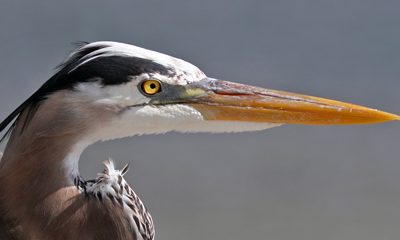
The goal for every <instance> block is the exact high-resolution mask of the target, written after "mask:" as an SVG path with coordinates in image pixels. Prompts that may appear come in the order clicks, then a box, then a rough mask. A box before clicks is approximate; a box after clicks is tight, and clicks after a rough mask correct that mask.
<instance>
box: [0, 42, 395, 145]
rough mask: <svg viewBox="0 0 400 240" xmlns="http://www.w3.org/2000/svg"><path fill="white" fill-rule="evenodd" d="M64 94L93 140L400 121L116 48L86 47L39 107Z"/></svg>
mask: <svg viewBox="0 0 400 240" xmlns="http://www.w3.org/2000/svg"><path fill="white" fill-rule="evenodd" d="M61 93H62V94H61ZM60 94H61V95H62V99H63V100H62V101H63V106H67V110H68V111H67V112H68V113H69V114H70V115H73V116H76V117H75V118H82V119H85V121H81V122H87V123H90V124H87V125H88V128H90V131H89V133H90V134H89V136H90V137H91V138H92V140H93V141H98V140H105V139H113V138H121V137H125V136H132V135H139V134H156V133H165V132H168V131H179V132H238V131H254V130H262V129H266V128H270V127H273V126H278V125H281V124H361V123H378V122H385V121H391V120H399V116H397V115H394V114H390V113H386V112H382V111H378V110H374V109H370V108H366V107H362V106H358V105H353V104H348V103H343V102H339V101H334V100H328V99H323V98H318V97H312V96H306V95H300V94H295V93H289V92H283V91H276V90H270V89H265V88H260V87H253V86H248V85H244V84H238V83H233V82H228V81H223V80H217V79H213V78H209V77H207V76H206V75H205V74H204V73H203V72H202V71H201V70H199V69H198V68H197V67H196V66H194V65H192V64H190V63H188V62H186V61H183V60H180V59H177V58H174V57H171V56H168V55H165V54H161V53H158V52H154V51H150V50H147V49H143V48H139V47H136V46H132V45H128V44H122V43H116V42H94V43H89V44H85V45H83V46H81V47H80V48H78V49H77V50H76V51H74V52H73V53H72V54H71V55H70V56H69V58H68V59H67V60H66V62H65V63H64V64H63V65H62V66H61V68H60V70H59V71H58V72H57V73H56V74H55V75H54V76H53V77H52V78H51V79H50V80H48V81H47V82H46V83H45V84H44V85H43V86H42V87H41V88H40V89H39V90H38V91H37V92H36V93H35V94H34V95H33V96H32V97H31V100H32V99H33V100H36V101H39V100H40V101H43V100H45V101H49V100H51V99H52V98H55V96H58V97H60ZM28 100H29V99H28ZM64 110H65V108H64ZM3 125H4V123H3Z"/></svg>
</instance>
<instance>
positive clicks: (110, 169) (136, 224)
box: [86, 159, 154, 240]
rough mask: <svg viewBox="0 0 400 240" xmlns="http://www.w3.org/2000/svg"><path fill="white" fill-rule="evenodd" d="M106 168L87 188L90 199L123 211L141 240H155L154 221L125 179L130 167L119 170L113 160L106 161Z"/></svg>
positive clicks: (134, 232)
mask: <svg viewBox="0 0 400 240" xmlns="http://www.w3.org/2000/svg"><path fill="white" fill-rule="evenodd" d="M104 166H105V168H104V170H103V171H102V172H100V173H98V175H97V178H96V179H95V180H94V181H92V182H91V183H89V184H88V186H87V190H86V191H87V194H88V195H89V197H91V198H93V199H94V200H95V201H99V202H101V203H103V204H108V205H110V206H113V207H118V208H119V209H120V210H122V211H121V212H122V214H123V215H124V218H125V219H126V220H127V221H128V224H129V226H130V227H131V230H132V232H133V234H134V235H137V237H141V238H140V239H144V240H152V239H154V224H153V219H152V217H151V215H150V213H149V212H148V211H147V208H146V206H145V205H144V204H143V202H142V201H141V200H140V198H139V197H138V195H137V194H136V193H135V191H134V190H133V189H132V188H131V187H130V186H129V184H128V183H127V182H126V180H125V179H124V174H125V173H126V172H127V171H128V168H129V166H128V165H126V166H125V167H124V168H123V169H122V170H117V169H116V168H115V165H114V162H113V161H112V160H111V159H109V160H107V161H105V162H104ZM139 235H140V236H139Z"/></svg>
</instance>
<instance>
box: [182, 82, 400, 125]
mask: <svg viewBox="0 0 400 240" xmlns="http://www.w3.org/2000/svg"><path fill="white" fill-rule="evenodd" d="M184 95H185V97H184V99H185V100H186V101H187V103H189V105H191V106H192V107H194V108H195V109H197V110H198V111H199V112H200V113H201V114H202V115H203V117H204V119H205V120H210V121H212V120H219V121H244V122H268V123H281V124H284V123H289V124H326V125H332V124H369V123H380V122H387V121H394V120H400V116H398V115H395V114H391V113H387V112H383V111H379V110H376V109H371V108H367V107H363V106H359V105H354V104H350V103H344V102H340V101H335V100H330V99H324V98H319V97H312V96H306V95H301V94H296V93H289V92H283V91H276V90H270V89H265V88H259V87H253V86H248V85H243V84H238V83H233V82H228V81H222V80H216V79H204V80H202V81H200V82H198V83H194V84H190V85H188V86H187V88H186V93H185V94H184Z"/></svg>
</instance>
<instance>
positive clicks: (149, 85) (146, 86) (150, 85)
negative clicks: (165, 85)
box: [142, 80, 161, 95]
mask: <svg viewBox="0 0 400 240" xmlns="http://www.w3.org/2000/svg"><path fill="white" fill-rule="evenodd" d="M142 90H143V92H144V93H146V94H148V95H154V94H156V93H158V92H161V83H160V82H159V81H157V80H146V81H143V82H142Z"/></svg>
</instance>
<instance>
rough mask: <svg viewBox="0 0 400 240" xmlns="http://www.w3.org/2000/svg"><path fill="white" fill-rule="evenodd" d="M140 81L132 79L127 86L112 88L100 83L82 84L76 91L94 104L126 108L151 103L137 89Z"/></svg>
mask: <svg viewBox="0 0 400 240" xmlns="http://www.w3.org/2000/svg"><path fill="white" fill-rule="evenodd" d="M139 81H140V80H139V79H132V80H131V81H129V82H127V83H125V84H120V85H111V86H101V84H100V83H93V82H90V83H81V84H78V85H77V86H76V87H75V89H76V90H77V93H78V94H80V95H82V96H85V97H86V98H87V99H88V100H89V101H90V102H93V103H94V104H99V105H104V106H108V107H120V108H125V107H128V106H134V105H138V104H144V103H148V102H149V101H150V99H149V98H147V97H146V96H144V95H143V94H142V93H141V92H140V91H139V89H138V88H137V84H138V82H139Z"/></svg>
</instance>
